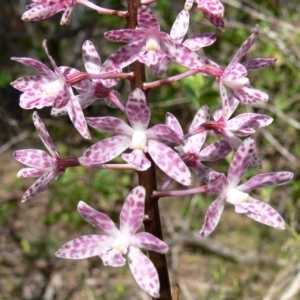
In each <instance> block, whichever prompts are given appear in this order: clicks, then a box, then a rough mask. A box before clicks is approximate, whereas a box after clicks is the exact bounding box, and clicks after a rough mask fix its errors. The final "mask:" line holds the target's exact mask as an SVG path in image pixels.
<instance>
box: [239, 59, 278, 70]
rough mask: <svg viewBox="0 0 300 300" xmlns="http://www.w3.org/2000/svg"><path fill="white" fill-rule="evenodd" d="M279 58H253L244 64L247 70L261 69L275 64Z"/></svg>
mask: <svg viewBox="0 0 300 300" xmlns="http://www.w3.org/2000/svg"><path fill="white" fill-rule="evenodd" d="M276 60H277V58H253V59H250V60H247V61H245V62H243V63H242V65H243V66H244V67H245V68H246V69H247V70H254V69H261V68H265V67H267V66H269V65H271V64H273V63H274V62H275V61H276Z"/></svg>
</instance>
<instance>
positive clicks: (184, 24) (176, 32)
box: [170, 9, 190, 43]
mask: <svg viewBox="0 0 300 300" xmlns="http://www.w3.org/2000/svg"><path fill="white" fill-rule="evenodd" d="M189 23H190V14H189V12H188V11H187V10H185V9H183V10H182V11H181V12H180V13H179V14H178V16H177V18H176V20H175V22H174V23H173V26H172V28H171V31H170V37H171V38H172V39H173V40H174V41H175V42H176V43H181V42H182V40H183V38H184V36H185V35H186V33H187V31H188V29H189Z"/></svg>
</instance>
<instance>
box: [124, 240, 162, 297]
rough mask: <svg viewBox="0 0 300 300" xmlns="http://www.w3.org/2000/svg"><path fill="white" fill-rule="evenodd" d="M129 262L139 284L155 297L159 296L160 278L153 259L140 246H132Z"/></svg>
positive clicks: (129, 252)
mask: <svg viewBox="0 0 300 300" xmlns="http://www.w3.org/2000/svg"><path fill="white" fill-rule="evenodd" d="M127 258H128V264H129V267H130V270H131V272H132V275H133V277H134V279H135V280H136V282H137V283H138V285H139V286H140V287H141V288H142V289H143V290H144V291H146V292H147V293H148V294H149V295H150V296H152V297H154V298H158V297H159V288H160V285H159V278H158V274H157V271H156V269H155V267H154V265H153V263H152V262H151V260H150V259H149V258H148V257H147V256H146V255H145V254H144V253H143V252H142V251H141V250H140V249H138V248H136V247H134V246H130V248H129V251H128V256H127Z"/></svg>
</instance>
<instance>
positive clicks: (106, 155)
mask: <svg viewBox="0 0 300 300" xmlns="http://www.w3.org/2000/svg"><path fill="white" fill-rule="evenodd" d="M126 114H127V117H128V119H129V122H130V124H131V126H132V127H130V126H129V125H127V124H126V123H125V122H124V121H123V120H121V119H118V118H114V117H99V118H97V117H96V118H87V119H86V121H87V123H88V124H89V125H90V126H92V127H94V128H97V129H102V130H107V131H112V132H114V133H116V134H117V135H116V136H113V137H110V138H107V139H105V140H102V141H100V142H98V143H96V144H94V145H93V146H91V147H90V148H89V149H87V150H86V151H85V152H84V153H83V155H82V156H81V157H80V158H79V161H80V163H81V164H82V165H86V166H97V165H101V164H103V163H104V162H107V161H109V160H111V159H113V158H115V157H116V156H118V155H119V154H121V153H122V152H123V151H125V150H126V149H127V148H130V149H132V152H131V153H123V154H122V158H123V159H124V160H125V161H126V162H127V163H129V164H130V165H131V166H132V167H133V168H135V169H136V170H139V171H144V170H147V169H148V168H150V166H151V162H150V160H149V159H148V158H147V157H146V153H148V154H149V155H150V156H151V158H152V159H153V161H154V162H155V163H156V164H157V166H158V167H159V168H160V169H161V170H162V171H163V172H165V173H166V174H167V175H168V176H169V177H171V178H173V179H174V180H176V181H178V182H180V183H181V184H184V185H190V183H191V173H190V171H189V169H188V167H187V166H186V165H185V164H184V162H183V161H182V160H181V158H180V157H179V155H178V154H177V153H176V152H175V151H174V150H173V149H171V148H170V147H168V146H167V145H166V144H164V143H163V142H161V140H162V141H165V142H169V143H174V144H176V145H178V144H184V141H183V139H182V138H181V137H178V135H177V134H176V133H175V132H174V131H173V130H172V129H170V128H169V127H168V126H167V125H155V126H153V127H151V128H148V125H149V122H150V116H151V113H150V109H149V107H148V106H147V103H146V97H145V94H144V93H143V92H142V90H140V89H135V90H134V91H133V92H131V94H130V95H129V98H128V101H127V105H126Z"/></svg>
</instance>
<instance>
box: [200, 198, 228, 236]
mask: <svg viewBox="0 0 300 300" xmlns="http://www.w3.org/2000/svg"><path fill="white" fill-rule="evenodd" d="M224 200H225V198H224V196H223V195H220V196H219V197H218V198H217V199H216V200H215V201H214V202H213V203H212V204H211V205H210V206H209V208H208V210H207V213H206V215H205V220H204V224H203V225H202V228H201V230H200V232H199V235H200V236H201V237H207V236H208V235H210V234H211V233H212V232H213V231H214V229H215V228H216V227H217V225H218V223H219V220H220V218H221V215H222V212H223V209H224Z"/></svg>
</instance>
